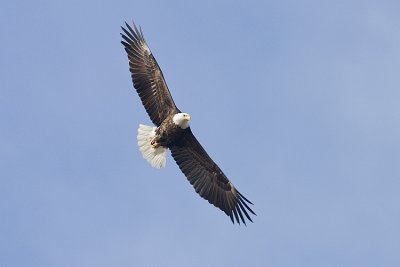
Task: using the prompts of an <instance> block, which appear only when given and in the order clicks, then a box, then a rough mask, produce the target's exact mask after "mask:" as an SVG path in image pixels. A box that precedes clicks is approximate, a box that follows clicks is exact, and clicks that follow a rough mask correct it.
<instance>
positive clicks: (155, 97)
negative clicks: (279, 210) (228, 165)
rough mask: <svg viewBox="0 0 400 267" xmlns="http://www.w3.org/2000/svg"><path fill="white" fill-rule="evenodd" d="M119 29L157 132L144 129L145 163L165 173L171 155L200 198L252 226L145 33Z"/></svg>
mask: <svg viewBox="0 0 400 267" xmlns="http://www.w3.org/2000/svg"><path fill="white" fill-rule="evenodd" d="M125 25H126V28H124V27H121V28H122V31H123V33H121V36H122V39H123V40H122V41H121V43H122V45H123V46H124V48H125V51H126V53H127V55H128V60H129V70H130V72H131V77H132V82H133V86H134V87H135V89H136V91H137V93H138V94H139V97H140V99H141V101H142V104H143V106H144V108H145V109H146V111H147V114H148V115H149V116H150V119H151V121H152V122H153V123H154V124H155V126H156V127H152V126H147V125H143V124H140V125H139V129H138V136H137V140H138V145H139V149H140V151H141V152H142V155H143V157H144V158H145V159H146V160H147V161H148V162H149V163H150V164H151V165H152V166H153V167H155V168H163V167H165V163H166V159H167V151H168V149H169V150H171V154H172V157H173V158H174V160H175V161H176V163H177V164H178V166H179V168H180V169H181V171H182V172H183V174H184V175H185V176H186V177H187V179H188V180H189V182H190V183H191V184H192V185H193V187H194V189H195V190H196V192H197V193H198V194H199V195H200V196H201V197H202V198H204V199H206V200H208V202H209V203H210V204H213V205H214V206H216V207H217V208H219V209H221V210H222V211H223V212H225V214H226V215H228V216H229V217H230V218H231V220H232V223H234V222H235V220H236V222H237V223H238V224H240V221H242V222H243V223H244V224H246V221H245V217H246V218H247V219H248V220H249V221H251V222H252V220H251V218H250V216H249V213H252V214H254V215H256V214H255V213H254V212H253V211H252V209H251V208H250V207H249V204H253V203H251V202H250V201H249V200H248V199H247V198H245V197H244V196H243V195H242V194H241V193H240V192H239V191H238V190H237V189H236V188H235V187H234V186H233V184H232V183H231V182H230V181H229V180H228V178H227V177H226V176H225V174H224V173H223V172H222V171H221V169H220V168H219V167H218V165H217V164H216V163H215V162H214V161H213V160H212V159H211V158H210V156H209V155H208V154H207V152H206V151H205V150H204V148H203V147H202V146H201V145H200V143H199V142H198V141H197V139H196V137H195V136H194V135H193V133H192V131H191V129H190V126H189V121H190V120H191V118H190V115H189V114H187V113H184V112H181V111H180V110H179V109H178V108H177V107H176V105H175V103H174V100H173V99H172V96H171V93H170V92H169V90H168V86H167V83H166V82H165V79H164V76H163V73H162V71H161V69H160V67H159V66H158V64H157V61H156V59H155V58H154V56H153V53H152V52H151V51H150V48H149V46H148V45H147V43H146V41H145V39H144V37H143V33H142V30H141V28H139V29H138V28H137V27H136V25H135V24H134V23H133V29H132V27H131V26H129V25H128V24H127V23H125Z"/></svg>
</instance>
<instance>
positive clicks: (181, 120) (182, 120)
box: [172, 112, 190, 129]
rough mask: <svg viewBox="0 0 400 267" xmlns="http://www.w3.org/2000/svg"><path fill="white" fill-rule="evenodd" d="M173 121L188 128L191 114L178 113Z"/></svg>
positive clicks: (183, 127)
mask: <svg viewBox="0 0 400 267" xmlns="http://www.w3.org/2000/svg"><path fill="white" fill-rule="evenodd" d="M172 120H173V122H174V123H175V124H176V125H178V126H179V127H181V128H182V129H186V128H187V127H189V121H190V115H189V114H187V113H183V112H182V113H177V114H175V115H174V117H173V119H172Z"/></svg>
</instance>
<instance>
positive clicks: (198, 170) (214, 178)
mask: <svg viewBox="0 0 400 267" xmlns="http://www.w3.org/2000/svg"><path fill="white" fill-rule="evenodd" d="M170 150H171V154H172V157H173V158H174V159H175V161H176V163H177V164H178V166H179V168H180V169H181V171H182V172H183V173H184V174H185V176H186V177H187V179H188V180H189V182H190V183H191V184H192V185H193V187H194V189H195V190H196V192H197V193H198V194H199V195H200V196H201V197H202V198H204V199H206V200H208V202H210V203H211V204H213V205H214V206H216V207H218V208H220V209H221V210H222V211H224V212H225V213H226V215H228V216H229V217H230V218H231V220H232V222H234V217H235V219H236V222H237V223H239V224H240V220H239V217H240V219H241V221H242V222H243V223H244V224H246V222H245V219H244V216H246V218H247V219H248V220H250V221H251V222H252V220H251V218H250V216H249V214H248V211H249V212H251V213H252V214H254V215H256V214H255V213H254V212H253V211H252V210H251V208H250V207H249V206H248V205H247V203H249V204H253V203H251V202H250V201H249V200H247V199H246V198H245V197H244V196H243V195H242V194H240V193H239V191H238V190H236V188H235V187H234V186H233V184H232V183H231V182H230V181H229V180H228V178H227V177H226V176H225V174H224V173H223V172H222V171H221V169H220V168H219V167H218V165H217V164H216V163H215V162H214V161H213V160H212V159H211V158H210V156H208V154H207V152H206V151H205V150H204V148H203V147H202V146H201V145H200V143H199V142H198V141H197V139H196V137H195V136H194V135H193V134H192V131H191V130H190V128H187V130H186V131H184V133H183V136H182V138H181V139H180V140H179V141H178V142H177V143H176V144H175V145H174V146H171V147H170ZM243 215H244V216H243Z"/></svg>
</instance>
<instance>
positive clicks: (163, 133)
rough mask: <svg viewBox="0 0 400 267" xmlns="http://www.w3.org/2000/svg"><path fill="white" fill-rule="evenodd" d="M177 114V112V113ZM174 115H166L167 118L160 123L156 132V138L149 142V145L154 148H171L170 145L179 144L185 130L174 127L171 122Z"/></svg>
mask: <svg viewBox="0 0 400 267" xmlns="http://www.w3.org/2000/svg"><path fill="white" fill-rule="evenodd" d="M177 113H178V112H177ZM175 114H176V113H172V114H170V115H168V117H167V118H166V119H165V120H164V121H163V122H162V123H161V125H160V126H159V127H158V128H157V130H156V136H155V137H154V139H153V140H152V141H151V145H152V146H153V147H155V148H157V147H159V146H163V147H168V148H169V147H171V146H172V145H174V144H176V143H179V139H180V137H182V134H183V133H184V131H186V130H187V129H188V128H186V129H182V128H181V127H179V126H178V125H176V124H175V123H174V121H173V117H174V116H175Z"/></svg>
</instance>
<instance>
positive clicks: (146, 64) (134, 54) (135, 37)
mask: <svg viewBox="0 0 400 267" xmlns="http://www.w3.org/2000/svg"><path fill="white" fill-rule="evenodd" d="M125 25H126V29H125V28H124V27H121V28H122V31H123V32H124V33H121V36H122V38H123V39H124V40H123V41H121V43H122V44H123V45H124V47H125V51H126V53H127V54H128V59H129V70H130V72H131V76H132V81H133V86H134V87H135V88H136V91H137V93H138V94H139V97H140V99H141V100H142V103H143V106H144V107H145V109H146V111H147V113H148V114H149V116H150V119H151V120H152V122H153V123H154V124H155V125H157V126H160V125H161V123H162V122H163V121H164V119H165V118H166V117H167V116H168V115H169V114H170V113H172V112H175V111H176V110H177V108H176V106H175V103H174V100H173V99H172V96H171V93H170V92H169V90H168V86H167V83H166V82H165V80H164V76H163V74H162V71H161V69H160V67H159V66H158V64H157V61H156V59H155V58H154V56H153V54H152V53H151V51H150V49H149V46H148V45H147V43H146V41H145V40H144V37H143V33H142V30H141V29H140V30H138V29H137V28H136V25H135V24H134V23H133V27H134V29H132V28H131V27H130V26H129V25H128V24H127V23H125Z"/></svg>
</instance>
